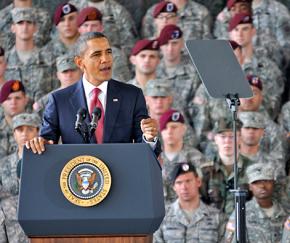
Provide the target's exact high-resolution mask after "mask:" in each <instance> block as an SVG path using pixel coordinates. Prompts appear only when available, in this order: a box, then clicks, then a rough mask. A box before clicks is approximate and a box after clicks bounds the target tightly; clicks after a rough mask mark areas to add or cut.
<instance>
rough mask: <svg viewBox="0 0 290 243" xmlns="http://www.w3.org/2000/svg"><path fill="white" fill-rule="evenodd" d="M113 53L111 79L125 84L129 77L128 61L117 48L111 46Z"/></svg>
mask: <svg viewBox="0 0 290 243" xmlns="http://www.w3.org/2000/svg"><path fill="white" fill-rule="evenodd" d="M112 51H113V73H112V78H113V79H115V80H118V81H122V82H127V81H128V80H129V79H130V78H131V77H132V74H131V71H130V69H129V63H128V59H127V57H126V55H125V53H124V52H123V51H122V50H121V49H120V48H117V47H114V46H112Z"/></svg>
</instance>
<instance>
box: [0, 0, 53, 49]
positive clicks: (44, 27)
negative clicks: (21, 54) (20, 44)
mask: <svg viewBox="0 0 290 243" xmlns="http://www.w3.org/2000/svg"><path fill="white" fill-rule="evenodd" d="M11 2H12V1H11ZM14 8H31V9H32V10H33V12H34V15H35V16H36V20H37V27H38V28H37V32H36V33H35V35H34V43H35V45H36V46H37V47H42V46H44V45H45V44H46V43H47V42H48V41H49V38H50V37H49V36H50V31H51V27H52V24H51V18H50V15H49V13H48V12H47V11H46V10H44V9H41V8H38V7H34V6H33V1H32V0H13V3H11V4H9V5H8V6H7V7H5V8H3V9H2V10H1V11H0V19H1V23H0V33H1V34H0V39H2V38H3V39H4V42H5V43H3V44H4V47H5V49H6V50H10V49H11V48H12V47H13V45H14V44H15V36H14V35H13V33H12V32H11V29H10V26H11V24H12V23H13V19H12V13H11V11H12V10H13V9H14ZM1 37H2V38H1Z"/></svg>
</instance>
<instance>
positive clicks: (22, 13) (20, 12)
mask: <svg viewBox="0 0 290 243" xmlns="http://www.w3.org/2000/svg"><path fill="white" fill-rule="evenodd" d="M11 15H12V20H13V23H15V24H17V23H19V22H21V21H29V22H33V23H35V22H36V17H35V13H34V10H33V8H13V9H12V10H11Z"/></svg>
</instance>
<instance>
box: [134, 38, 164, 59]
mask: <svg viewBox="0 0 290 243" xmlns="http://www.w3.org/2000/svg"><path fill="white" fill-rule="evenodd" d="M143 50H153V51H158V50H159V43H158V41H157V40H148V39H142V40H139V41H137V42H136V44H135V46H134V47H133V48H132V50H131V55H132V56H136V55H137V54H138V53H139V52H140V51H143Z"/></svg>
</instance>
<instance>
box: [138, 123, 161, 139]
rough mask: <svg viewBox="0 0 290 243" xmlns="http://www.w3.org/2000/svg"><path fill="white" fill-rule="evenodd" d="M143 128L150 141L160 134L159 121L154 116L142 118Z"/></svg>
mask: <svg viewBox="0 0 290 243" xmlns="http://www.w3.org/2000/svg"><path fill="white" fill-rule="evenodd" d="M141 130H142V132H143V135H144V137H145V138H146V140H147V141H148V142H152V141H153V140H154V138H155V137H157V135H158V125H157V121H156V120H154V119H152V118H147V119H142V121H141Z"/></svg>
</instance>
